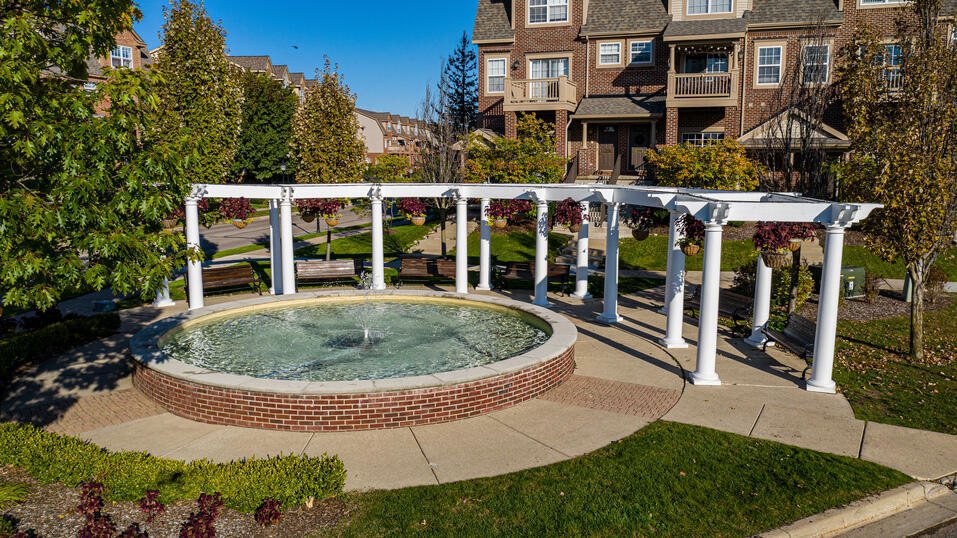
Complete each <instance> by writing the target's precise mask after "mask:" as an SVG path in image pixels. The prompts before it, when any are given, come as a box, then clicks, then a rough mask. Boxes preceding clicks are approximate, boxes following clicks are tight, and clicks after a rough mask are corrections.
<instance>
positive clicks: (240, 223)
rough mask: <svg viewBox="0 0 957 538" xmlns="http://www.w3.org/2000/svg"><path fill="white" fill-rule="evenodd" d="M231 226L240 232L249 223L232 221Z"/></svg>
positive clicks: (246, 221)
mask: <svg viewBox="0 0 957 538" xmlns="http://www.w3.org/2000/svg"><path fill="white" fill-rule="evenodd" d="M233 226H235V227H237V228H239V229H240V230H242V229H243V228H245V227H246V226H249V221H248V220H241V219H233Z"/></svg>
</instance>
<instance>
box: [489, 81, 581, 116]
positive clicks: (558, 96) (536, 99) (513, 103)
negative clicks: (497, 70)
mask: <svg viewBox="0 0 957 538" xmlns="http://www.w3.org/2000/svg"><path fill="white" fill-rule="evenodd" d="M576 107H578V86H577V85H576V84H575V83H574V82H572V81H570V80H568V77H558V78H540V79H532V80H518V79H510V78H507V79H505V103H504V108H505V111H506V112H524V111H534V110H567V111H569V112H574V111H575V108H576Z"/></svg>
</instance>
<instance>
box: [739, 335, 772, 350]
mask: <svg viewBox="0 0 957 538" xmlns="http://www.w3.org/2000/svg"><path fill="white" fill-rule="evenodd" d="M744 343H746V344H748V345H750V346H753V347H756V348H758V349H761V348H763V347H764V346H765V345H767V346H768V347H771V346H773V345H774V342H770V341H768V339H767V337H766V336H759V337H758V338H755V337H754V335H751V336H749V337H747V338H745V339H744Z"/></svg>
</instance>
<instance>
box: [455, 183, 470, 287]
mask: <svg viewBox="0 0 957 538" xmlns="http://www.w3.org/2000/svg"><path fill="white" fill-rule="evenodd" d="M468 218H469V199H468V198H466V197H465V196H458V197H456V199H455V293H468V292H469V227H468V226H469V221H468Z"/></svg>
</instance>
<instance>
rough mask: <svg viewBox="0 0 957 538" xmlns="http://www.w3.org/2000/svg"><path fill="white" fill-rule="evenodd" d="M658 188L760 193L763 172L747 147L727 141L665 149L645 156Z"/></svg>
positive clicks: (659, 149)
mask: <svg viewBox="0 0 957 538" xmlns="http://www.w3.org/2000/svg"><path fill="white" fill-rule="evenodd" d="M645 160H646V161H647V162H648V164H649V165H651V167H652V170H653V173H654V177H655V180H656V181H657V182H658V184H659V185H666V186H669V187H689V188H697V189H712V190H722V191H752V190H757V188H758V183H759V181H760V178H761V176H762V175H763V174H764V168H763V167H762V166H761V165H760V164H758V163H756V162H754V161H753V160H751V158H749V157H748V155H747V152H746V151H745V150H744V147H743V146H742V145H741V144H739V143H737V142H735V141H733V140H724V141H722V142H720V143H718V144H711V145H707V146H693V145H691V144H682V145H680V146H666V147H663V148H658V149H656V150H651V151H649V152H648V154H647V155H646V156H645Z"/></svg>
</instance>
